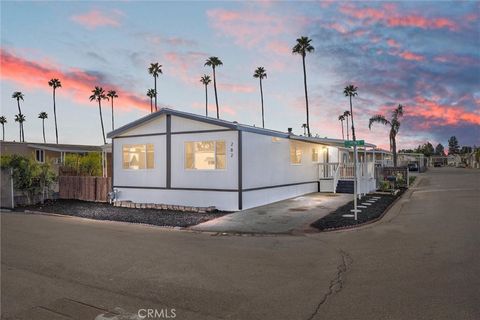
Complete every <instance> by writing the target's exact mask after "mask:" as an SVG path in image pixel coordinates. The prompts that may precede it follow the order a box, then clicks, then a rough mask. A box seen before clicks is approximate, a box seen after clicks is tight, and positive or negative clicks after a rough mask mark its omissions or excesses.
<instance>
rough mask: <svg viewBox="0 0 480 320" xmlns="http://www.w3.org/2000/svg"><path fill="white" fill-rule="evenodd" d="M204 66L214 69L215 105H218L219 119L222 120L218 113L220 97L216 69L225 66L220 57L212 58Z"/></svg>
mask: <svg viewBox="0 0 480 320" xmlns="http://www.w3.org/2000/svg"><path fill="white" fill-rule="evenodd" d="M204 66H209V67H212V70H213V90H214V91H215V104H216V105H217V119H219V118H220V112H219V111H218V96H217V77H216V74H215V68H216V67H218V66H223V62H222V61H221V60H220V59H218V57H210V58H208V59H207V61H206V62H205V64H204Z"/></svg>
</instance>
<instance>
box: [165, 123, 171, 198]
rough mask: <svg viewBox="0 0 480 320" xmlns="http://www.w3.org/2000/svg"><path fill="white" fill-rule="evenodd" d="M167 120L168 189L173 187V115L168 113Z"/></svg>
mask: <svg viewBox="0 0 480 320" xmlns="http://www.w3.org/2000/svg"><path fill="white" fill-rule="evenodd" d="M166 121H167V126H166V127H167V143H166V148H167V152H166V153H167V165H166V169H167V172H166V173H167V175H166V184H167V189H170V188H171V187H172V116H171V115H169V114H167V116H166Z"/></svg>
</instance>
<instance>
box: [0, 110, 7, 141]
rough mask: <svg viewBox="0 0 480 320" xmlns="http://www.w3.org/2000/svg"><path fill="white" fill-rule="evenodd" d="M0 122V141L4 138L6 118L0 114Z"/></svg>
mask: <svg viewBox="0 0 480 320" xmlns="http://www.w3.org/2000/svg"><path fill="white" fill-rule="evenodd" d="M0 123H1V124H2V133H3V135H2V141H4V140H5V123H7V118H6V117H4V116H1V117H0Z"/></svg>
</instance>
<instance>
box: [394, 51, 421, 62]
mask: <svg viewBox="0 0 480 320" xmlns="http://www.w3.org/2000/svg"><path fill="white" fill-rule="evenodd" d="M399 56H400V57H402V58H403V59H405V60H411V61H423V60H425V57H424V56H422V55H420V54H416V53H413V52H410V51H403V52H401V53H400V54H399Z"/></svg>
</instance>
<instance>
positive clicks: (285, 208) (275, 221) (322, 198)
mask: <svg viewBox="0 0 480 320" xmlns="http://www.w3.org/2000/svg"><path fill="white" fill-rule="evenodd" d="M352 197H353V195H351V194H333V193H311V194H308V195H304V196H300V197H296V198H292V199H288V200H283V201H279V202H275V203H271V204H268V205H265V206H261V207H257V208H252V209H247V210H242V211H238V212H235V213H232V214H228V215H225V216H223V217H220V218H217V219H214V220H210V221H207V222H204V223H201V224H199V225H196V226H193V227H191V228H190V229H191V230H196V231H210V232H229V233H236V232H238V233H265V234H271V233H273V234H275V233H278V234H281V233H295V232H302V231H305V230H308V229H310V224H311V223H312V222H314V221H316V220H317V219H320V218H322V217H324V216H326V215H327V214H329V213H330V212H332V211H334V210H335V209H336V208H338V207H340V206H342V205H344V204H346V203H347V202H349V201H350V200H352Z"/></svg>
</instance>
